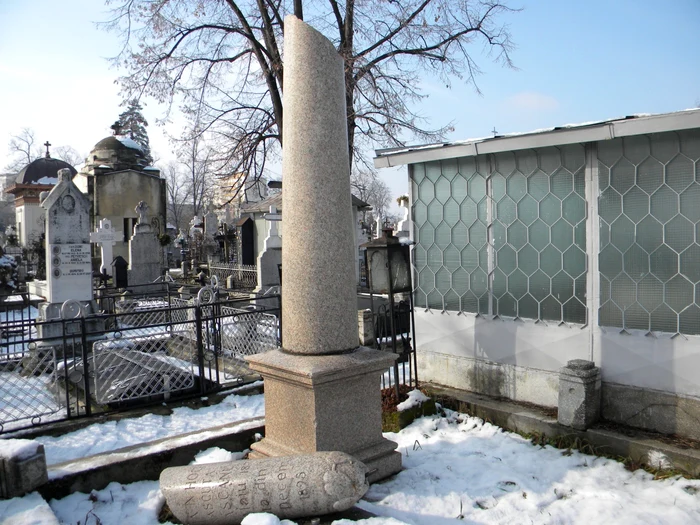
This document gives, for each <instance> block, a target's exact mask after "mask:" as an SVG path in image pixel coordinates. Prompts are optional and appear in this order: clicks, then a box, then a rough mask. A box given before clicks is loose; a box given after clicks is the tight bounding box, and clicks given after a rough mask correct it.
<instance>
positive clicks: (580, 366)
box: [557, 359, 601, 430]
mask: <svg viewBox="0 0 700 525" xmlns="http://www.w3.org/2000/svg"><path fill="white" fill-rule="evenodd" d="M600 388H601V378H600V368H597V367H596V366H595V364H594V363H593V362H592V361H586V360H584V359H572V360H571V361H569V362H568V363H567V365H566V366H565V367H562V368H561V369H560V370H559V410H558V416H557V418H558V420H559V423H560V424H562V425H565V426H568V427H572V428H575V429H577V430H586V429H587V428H588V427H589V426H591V425H592V424H593V423H595V422H596V421H597V420H598V418H599V416H600Z"/></svg>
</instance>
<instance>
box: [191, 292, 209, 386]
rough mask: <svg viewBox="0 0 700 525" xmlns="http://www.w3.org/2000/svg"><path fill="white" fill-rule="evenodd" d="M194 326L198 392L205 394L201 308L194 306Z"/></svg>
mask: <svg viewBox="0 0 700 525" xmlns="http://www.w3.org/2000/svg"><path fill="white" fill-rule="evenodd" d="M194 326H195V333H196V334H197V364H198V365H199V390H200V392H201V393H202V394H204V393H205V392H206V389H205V388H204V380H205V377H204V338H203V337H202V307H201V305H199V304H195V305H194Z"/></svg>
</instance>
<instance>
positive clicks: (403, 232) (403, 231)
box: [394, 195, 411, 239]
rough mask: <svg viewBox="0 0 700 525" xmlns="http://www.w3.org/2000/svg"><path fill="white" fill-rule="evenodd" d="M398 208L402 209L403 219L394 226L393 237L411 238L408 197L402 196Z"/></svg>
mask: <svg viewBox="0 0 700 525" xmlns="http://www.w3.org/2000/svg"><path fill="white" fill-rule="evenodd" d="M399 206H400V207H401V208H402V209H403V217H402V218H401V220H400V221H399V223H398V224H397V225H396V230H395V231H394V236H395V237H398V238H399V239H401V238H410V237H411V221H410V219H409V215H410V209H409V207H408V196H406V195H402V196H401V197H400V198H399Z"/></svg>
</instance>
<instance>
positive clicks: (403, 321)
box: [372, 301, 418, 397]
mask: <svg viewBox="0 0 700 525" xmlns="http://www.w3.org/2000/svg"><path fill="white" fill-rule="evenodd" d="M393 304H394V309H393V312H392V309H391V305H390V303H388V302H380V303H379V304H376V305H375V311H374V313H373V316H372V318H373V324H374V326H373V328H374V337H375V347H376V348H377V349H379V350H383V351H387V352H392V353H394V354H397V355H398V358H397V359H396V363H395V365H394V367H393V368H392V371H391V374H390V375H389V376H384V377H383V378H382V389H384V388H388V387H389V386H394V387H395V388H396V389H397V397H398V395H399V394H398V385H406V386H408V387H417V386H418V366H417V360H416V351H415V341H414V339H413V333H414V330H413V328H414V326H413V324H414V323H413V315H412V314H413V311H412V305H411V302H410V301H399V302H395V303H393Z"/></svg>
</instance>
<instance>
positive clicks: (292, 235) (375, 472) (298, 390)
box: [247, 16, 401, 481]
mask: <svg viewBox="0 0 700 525" xmlns="http://www.w3.org/2000/svg"><path fill="white" fill-rule="evenodd" d="M284 75H285V92H284V104H285V105H284V126H283V130H284V132H283V144H284V151H283V156H282V158H283V162H282V171H283V175H284V185H283V187H282V202H283V210H284V212H283V213H282V221H283V231H284V249H283V250H282V267H283V269H284V278H283V279H282V301H283V302H282V321H283V322H282V330H283V338H282V339H283V341H284V348H283V349H282V350H274V351H271V352H267V353H265V354H259V355H256V356H252V357H249V358H247V359H248V362H249V363H250V366H251V368H252V369H253V370H255V371H257V372H259V373H260V374H261V375H262V376H263V378H264V380H265V414H266V415H265V438H264V439H263V440H262V441H260V442H259V443H256V444H254V445H253V446H252V448H253V452H252V453H251V458H261V457H267V456H282V455H293V454H308V453H313V452H316V451H331V450H338V451H341V452H347V453H348V454H351V455H352V456H354V457H355V458H357V459H359V460H360V461H362V462H363V463H365V464H366V465H367V467H368V471H369V475H368V479H369V480H370V481H376V480H379V479H382V478H385V477H387V476H389V475H391V474H394V473H396V472H398V471H399V470H400V469H401V455H400V454H399V453H397V452H396V451H395V449H396V443H394V442H392V441H389V440H387V439H385V438H384V437H383V436H382V423H381V391H380V376H381V374H382V373H383V372H384V371H385V370H387V369H388V368H389V367H390V366H391V365H392V364H393V363H394V360H395V359H396V356H395V355H393V354H390V353H386V352H379V351H377V350H371V349H369V348H365V347H358V343H359V336H358V329H357V291H356V290H357V289H356V282H355V268H354V264H355V256H356V254H355V247H354V245H353V227H354V224H353V215H352V203H351V193H350V168H349V167H350V162H349V157H348V141H347V124H346V108H345V80H344V64H343V60H342V59H341V57H340V56H339V55H338V53H337V51H336V50H335V48H334V47H333V45H332V44H331V43H330V41H328V39H326V38H325V37H324V36H323V35H321V34H320V33H318V32H317V31H316V30H314V29H313V28H311V27H310V26H308V25H307V24H305V23H304V22H302V21H300V20H299V19H297V18H296V17H294V16H288V17H286V18H285V73H284Z"/></svg>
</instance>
